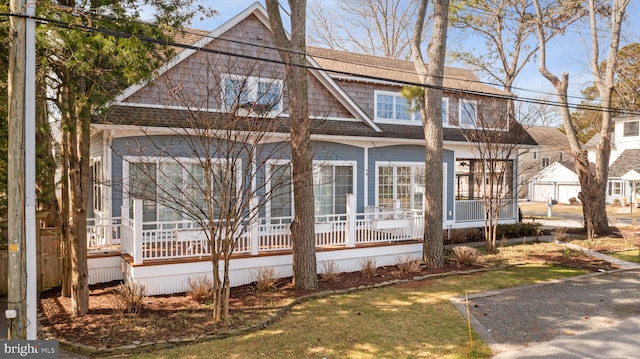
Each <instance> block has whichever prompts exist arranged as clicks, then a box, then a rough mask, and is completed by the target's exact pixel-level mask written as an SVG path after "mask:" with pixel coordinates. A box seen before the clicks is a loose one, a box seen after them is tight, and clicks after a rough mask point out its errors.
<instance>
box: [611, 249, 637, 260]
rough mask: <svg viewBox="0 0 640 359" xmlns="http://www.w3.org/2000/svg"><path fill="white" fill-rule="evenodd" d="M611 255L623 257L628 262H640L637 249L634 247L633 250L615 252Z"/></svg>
mask: <svg viewBox="0 0 640 359" xmlns="http://www.w3.org/2000/svg"><path fill="white" fill-rule="evenodd" d="M611 256H613V257H616V258H618V259H622V260H624V261H627V262H634V263H640V260H638V259H639V258H640V257H638V250H637V249H634V250H631V251H623V252H615V253H612V254H611Z"/></svg>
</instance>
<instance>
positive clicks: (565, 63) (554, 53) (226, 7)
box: [192, 0, 640, 102]
mask: <svg viewBox="0 0 640 359" xmlns="http://www.w3.org/2000/svg"><path fill="white" fill-rule="evenodd" d="M314 1H319V2H320V3H321V4H322V5H323V6H326V7H332V6H335V5H334V2H335V1H334V0H308V7H309V6H310V5H311V3H312V2H314ZM254 2H256V0H232V1H229V0H209V1H203V3H204V5H206V6H209V7H211V8H213V9H215V10H216V11H217V12H218V15H217V16H214V17H212V18H208V19H206V20H204V21H199V20H198V21H195V22H194V23H193V24H192V26H193V27H195V28H198V29H203V30H213V29H215V28H216V27H218V26H220V25H222V24H224V23H225V22H226V21H228V20H229V19H231V18H232V17H233V16H235V15H237V14H238V13H240V12H241V11H242V10H244V9H245V8H247V7H249V6H250V5H251V4H253V3H254ZM258 2H260V3H261V4H263V5H264V0H259V1H258ZM281 3H283V4H287V2H286V1H281ZM639 16H640V4H639V3H638V1H633V0H632V1H631V3H630V5H629V6H628V8H627V17H628V19H630V20H631V21H630V22H628V23H626V24H625V25H624V27H623V35H622V37H623V39H622V44H623V45H624V44H626V43H632V42H640V33H639V31H638V30H639V29H640V20H637V19H640V17H639ZM284 21H285V23H287V19H286V18H285V19H284ZM308 32H309V30H308ZM449 34H450V36H449V40H448V41H449V42H450V46H451V45H453V44H454V43H455V44H461V46H463V47H465V46H475V44H477V43H478V41H475V42H474V40H473V39H468V37H465V38H462V37H460V36H457V35H456V33H455V30H453V29H450V30H449ZM589 41H590V40H589V37H588V28H587V27H586V25H580V26H578V27H576V28H574V29H572V30H569V31H567V33H566V35H565V36H564V37H562V38H556V39H554V40H552V42H551V43H550V44H549V45H548V50H547V67H548V68H549V70H550V71H551V72H553V73H554V74H555V75H556V76H560V75H561V74H562V72H563V71H567V72H569V77H570V87H569V95H570V96H577V97H581V94H580V90H581V89H582V88H584V87H586V86H588V85H590V84H591V83H592V81H593V76H592V75H591V70H590V68H589V64H588V56H589V54H588V50H587V47H586V44H587V43H588V42H589ZM606 45H608V44H606ZM424 46H426V44H425V45H424ZM600 46H601V49H603V51H604V50H606V47H605V43H604V42H602V43H601V45H600ZM601 52H602V51H601ZM601 58H604V56H602V57H601ZM449 65H451V64H449ZM454 66H456V65H455V64H454ZM537 67H538V61H537V59H535V60H534V61H532V62H531V63H529V64H528V65H527V66H526V67H525V70H524V71H523V72H522V73H521V74H520V76H519V77H518V79H517V81H516V84H515V87H517V88H521V89H522V90H517V89H516V91H515V92H516V94H517V95H518V96H520V97H527V98H529V97H532V98H540V97H544V96H545V94H547V95H546V97H547V98H550V99H552V100H555V90H554V88H553V87H552V86H551V84H550V83H549V82H548V81H547V80H546V79H545V78H543V77H542V75H540V73H539V72H538V69H537ZM479 75H480V74H479ZM497 87H499V86H497ZM573 101H574V102H577V101H578V99H575V100H573Z"/></svg>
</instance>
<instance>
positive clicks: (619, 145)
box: [587, 116, 640, 204]
mask: <svg viewBox="0 0 640 359" xmlns="http://www.w3.org/2000/svg"><path fill="white" fill-rule="evenodd" d="M613 122H614V132H613V135H612V136H611V157H610V158H609V182H608V185H607V203H613V202H614V201H615V200H618V201H620V202H621V203H625V202H626V203H634V204H637V203H639V199H640V198H638V197H640V117H639V116H625V117H618V118H614V119H613ZM599 138H600V136H599V135H596V136H594V138H592V139H591V140H590V141H589V142H588V143H587V146H588V147H590V148H595V144H596V143H597V141H598V140H599ZM589 161H592V162H595V152H594V151H590V152H589Z"/></svg>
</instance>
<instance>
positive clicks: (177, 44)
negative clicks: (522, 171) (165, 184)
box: [0, 13, 640, 115]
mask: <svg viewBox="0 0 640 359" xmlns="http://www.w3.org/2000/svg"><path fill="white" fill-rule="evenodd" d="M0 16H18V17H29V18H33V19H35V20H36V21H38V22H40V23H49V24H53V25H55V26H60V27H63V28H67V29H79V30H83V31H89V32H97V33H101V34H103V35H106V36H113V37H116V38H131V37H132V36H134V35H132V34H129V33H125V32H121V31H115V30H110V29H104V28H96V27H90V26H86V25H79V24H71V23H67V22H64V21H60V20H53V19H47V18H43V17H37V16H26V15H23V14H9V13H0ZM150 26H156V25H153V24H152V25H150ZM135 37H136V38H137V39H138V40H140V41H141V42H145V43H151V44H156V45H162V46H171V47H177V48H182V49H185V50H194V51H200V52H205V53H213V54H217V55H225V56H230V57H236V58H241V59H247V60H254V61H260V62H267V63H273V64H278V65H286V63H285V62H284V61H282V60H275V59H266V58H261V57H258V56H252V55H244V54H238V53H233V52H229V51H223V50H216V49H209V48H206V47H199V46H195V45H192V44H184V43H180V42H175V41H169V40H168V39H157V38H149V37H140V36H135ZM203 37H207V36H206V35H205V36H203ZM216 39H220V38H216ZM222 40H225V39H222ZM243 44H247V45H252V46H257V47H261V48H265V49H274V50H278V48H276V47H271V46H264V45H257V44H249V43H243ZM282 50H284V51H289V50H287V49H282ZM282 50H281V51H282ZM293 66H298V67H302V68H305V69H309V70H319V71H324V72H327V73H332V74H335V75H344V76H349V77H353V78H360V79H363V80H370V81H380V82H386V83H393V84H397V85H402V86H416V87H422V88H432V89H436V90H441V91H445V92H451V93H457V94H462V95H475V96H483V97H488V98H495V99H503V100H514V101H518V102H522V103H530V104H537V105H546V106H554V107H562V106H564V104H562V103H560V102H557V101H552V100H544V99H535V98H526V97H515V96H512V95H500V94H492V93H487V92H484V91H473V90H464V89H458V88H452V87H445V86H429V85H425V84H422V83H419V82H413V81H401V80H393V79H389V78H385V77H382V76H371V75H361V74H356V73H352V72H348V71H339V70H327V69H323V68H319V67H314V66H309V65H293ZM368 66H369V65H368ZM463 80H464V81H468V80H466V79H463ZM468 82H477V83H481V84H487V83H485V82H482V81H468ZM554 95H557V94H554ZM567 107H569V108H571V109H582V110H589V111H599V112H604V111H606V112H621V113H625V114H629V115H640V111H628V110H627V109H621V108H613V107H609V108H606V109H603V108H602V107H600V106H595V105H589V104H572V103H569V104H567Z"/></svg>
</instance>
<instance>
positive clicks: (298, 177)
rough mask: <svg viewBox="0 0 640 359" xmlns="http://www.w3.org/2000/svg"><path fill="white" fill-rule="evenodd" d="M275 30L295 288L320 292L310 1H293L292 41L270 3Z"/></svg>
mask: <svg viewBox="0 0 640 359" xmlns="http://www.w3.org/2000/svg"><path fill="white" fill-rule="evenodd" d="M266 5H267V12H268V13H269V21H270V23H271V30H272V31H273V35H274V37H275V39H276V43H277V44H278V47H280V48H281V49H283V50H280V57H281V58H282V60H283V61H284V63H285V68H286V80H287V82H286V83H287V95H288V100H289V119H290V121H291V124H290V133H291V160H292V161H291V162H292V177H293V202H294V208H295V213H294V218H293V222H292V223H291V241H292V246H293V285H294V286H295V287H296V288H299V289H316V288H317V287H318V273H317V266H316V249H315V247H316V245H315V213H314V210H315V208H314V195H313V176H312V175H311V174H312V173H313V152H312V148H311V135H310V132H309V128H310V126H311V119H310V118H309V104H308V93H307V90H308V89H307V71H306V69H305V65H306V63H307V60H306V42H305V34H306V31H305V26H306V7H307V2H306V0H290V1H289V6H290V8H291V40H289V39H288V38H287V35H286V33H285V31H284V27H283V24H282V18H281V17H280V10H279V6H278V1H277V0H267V1H266Z"/></svg>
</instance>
